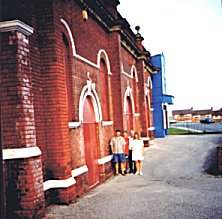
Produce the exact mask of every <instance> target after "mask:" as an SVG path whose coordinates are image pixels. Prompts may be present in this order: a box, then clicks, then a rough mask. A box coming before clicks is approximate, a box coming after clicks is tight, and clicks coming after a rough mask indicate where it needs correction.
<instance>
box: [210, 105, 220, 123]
mask: <svg viewBox="0 0 222 219" xmlns="http://www.w3.org/2000/svg"><path fill="white" fill-rule="evenodd" d="M212 119H213V120H214V121H215V122H222V108H221V109H219V110H215V111H213V113H212Z"/></svg>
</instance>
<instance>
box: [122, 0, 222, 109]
mask: <svg viewBox="0 0 222 219" xmlns="http://www.w3.org/2000/svg"><path fill="white" fill-rule="evenodd" d="M221 5H222V3H221V0H167V1H166V0H137V1H135V0H120V5H119V6H118V10H119V12H120V13H121V15H122V16H123V17H125V18H127V20H128V21H129V23H130V25H131V29H132V30H133V31H134V30H135V26H136V25H139V26H140V27H141V29H140V33H141V34H142V36H143V37H144V42H143V44H144V46H145V48H146V49H147V50H149V51H150V52H151V55H155V54H158V53H162V52H163V53H164V55H165V60H166V80H167V94H170V95H173V96H175V99H174V105H173V106H170V109H171V110H174V109H185V108H186V109H187V108H190V107H194V108H195V109H208V108H210V107H213V108H214V109H215V110H216V109H220V108H222V6H221Z"/></svg>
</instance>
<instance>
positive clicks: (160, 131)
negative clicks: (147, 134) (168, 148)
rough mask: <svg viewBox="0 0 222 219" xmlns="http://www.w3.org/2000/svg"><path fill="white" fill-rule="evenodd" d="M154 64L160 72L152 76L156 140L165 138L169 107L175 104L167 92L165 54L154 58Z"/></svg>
mask: <svg viewBox="0 0 222 219" xmlns="http://www.w3.org/2000/svg"><path fill="white" fill-rule="evenodd" d="M152 64H153V65H154V66H155V67H157V68H158V69H159V70H158V71H157V73H156V74H153V75H152V107H153V124H154V127H155V130H154V134H155V137H156V138H161V137H165V135H167V129H168V123H169V119H168V111H167V105H168V104H173V98H174V97H173V96H171V95H168V94H167V91H166V74H165V59H164V55H163V54H158V55H155V56H152Z"/></svg>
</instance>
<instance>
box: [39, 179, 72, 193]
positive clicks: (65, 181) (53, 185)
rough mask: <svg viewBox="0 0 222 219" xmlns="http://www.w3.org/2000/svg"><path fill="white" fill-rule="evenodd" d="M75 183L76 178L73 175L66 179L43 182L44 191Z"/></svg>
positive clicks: (66, 186)
mask: <svg viewBox="0 0 222 219" xmlns="http://www.w3.org/2000/svg"><path fill="white" fill-rule="evenodd" d="M75 184H76V180H75V179H74V178H73V177H70V178H68V179H58V180H47V181H45V182H44V183H43V189H44V191H47V190H49V189H59V188H68V187H70V186H72V185H75Z"/></svg>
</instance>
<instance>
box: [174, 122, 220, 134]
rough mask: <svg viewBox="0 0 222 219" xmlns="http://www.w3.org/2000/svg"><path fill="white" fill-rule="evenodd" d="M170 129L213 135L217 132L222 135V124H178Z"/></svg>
mask: <svg viewBox="0 0 222 219" xmlns="http://www.w3.org/2000/svg"><path fill="white" fill-rule="evenodd" d="M171 127H175V128H176V127H180V128H185V129H190V130H198V131H202V132H208V133H212V132H213V133H214V132H219V133H222V123H211V124H203V123H199V122H196V123H195V122H178V123H175V124H172V125H171Z"/></svg>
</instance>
